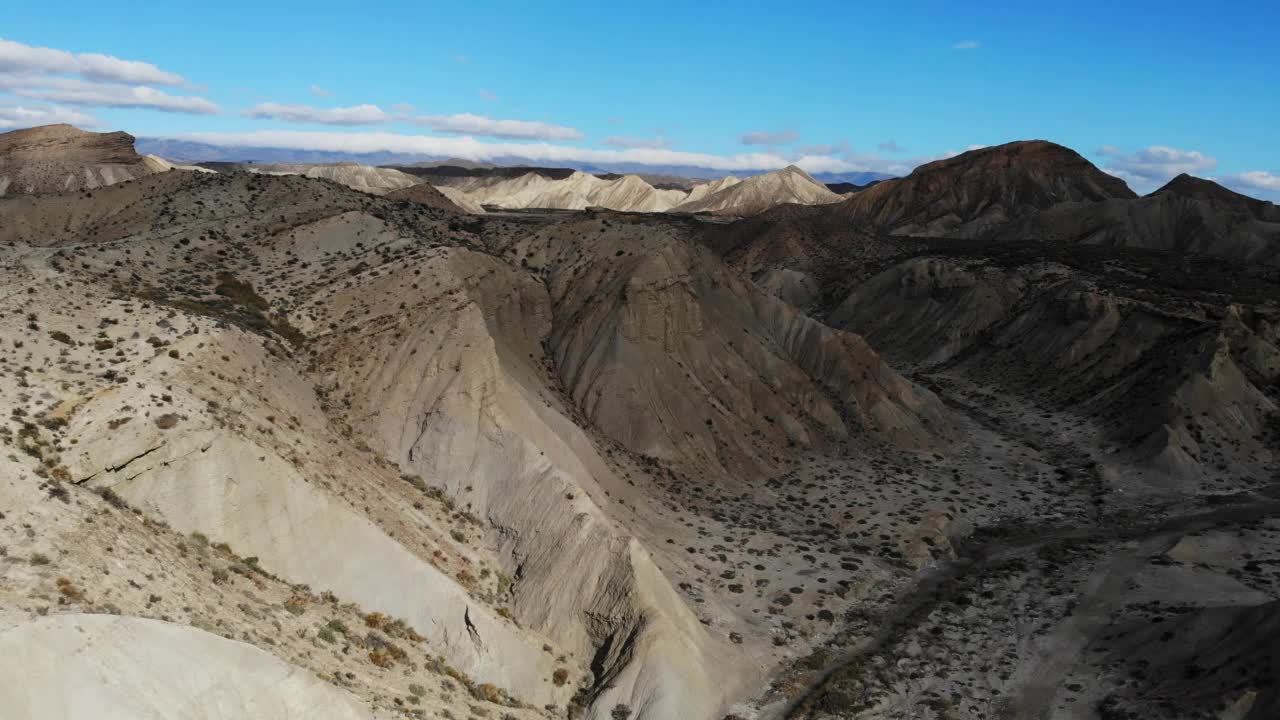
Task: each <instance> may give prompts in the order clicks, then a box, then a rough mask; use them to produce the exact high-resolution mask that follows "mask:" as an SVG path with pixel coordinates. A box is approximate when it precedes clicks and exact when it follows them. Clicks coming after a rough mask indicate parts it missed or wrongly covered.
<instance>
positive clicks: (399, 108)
mask: <svg viewBox="0 0 1280 720" xmlns="http://www.w3.org/2000/svg"><path fill="white" fill-rule="evenodd" d="M391 109H392V110H395V111H396V112H398V113H400V114H401V115H408V114H409V113H411V112H414V111H415V110H417V108H415V107H414V106H412V105H410V104H409V103H403V102H402V103H394V104H393V105H392V106H391Z"/></svg>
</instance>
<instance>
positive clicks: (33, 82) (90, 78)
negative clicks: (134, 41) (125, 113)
mask: <svg viewBox="0 0 1280 720" xmlns="http://www.w3.org/2000/svg"><path fill="white" fill-rule="evenodd" d="M188 84H189V83H187V81H186V79H185V78H183V77H182V76H181V75H179V74H177V73H173V72H169V71H167V70H161V69H160V68H159V67H156V66H155V65H153V64H151V63H147V62H140V61H137V60H123V59H121V58H118V57H115V56H112V55H102V54H99V53H79V54H76V53H71V52H68V51H66V50H56V49H54V48H46V47H36V46H32V45H26V44H23V43H20V42H15V41H13V40H5V39H3V38H0V92H6V93H10V94H12V95H17V96H19V97H24V98H29V99H34V100H44V101H48V102H57V103H66V104H68V105H82V106H87V107H107V108H144V109H148V110H160V111H163V112H174V113H190V114H195V115H213V114H216V113H218V112H220V109H219V107H218V106H217V105H216V104H215V103H213V102H212V101H210V100H208V99H206V98H203V97H199V96H195V95H175V94H173V93H171V92H167V91H164V90H157V89H156V88H154V87H151V86H152V85H159V86H179V85H188Z"/></svg>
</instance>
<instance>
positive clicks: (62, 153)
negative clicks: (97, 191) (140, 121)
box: [0, 125, 169, 195]
mask: <svg viewBox="0 0 1280 720" xmlns="http://www.w3.org/2000/svg"><path fill="white" fill-rule="evenodd" d="M168 169H169V166H167V164H165V163H163V162H158V161H157V160H154V159H151V158H147V157H143V156H141V155H139V154H138V153H137V152H135V151H134V149H133V136H132V135H130V134H128V133H123V132H112V133H94V132H86V131H84V130H79V129H76V128H74V127H72V126H70V125H45V126H42V127H35V128H29V129H26V130H12V131H10V132H7V133H0V195H5V194H10V195H12V194H32V193H55V192H73V191H78V190H92V189H94V188H99V187H102V186H104V185H112V184H115V183H120V182H125V181H127V180H134V179H137V178H140V177H143V176H145V175H151V174H154V173H157V172H164V171H166V170H168Z"/></svg>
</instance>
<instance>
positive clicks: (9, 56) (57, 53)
mask: <svg viewBox="0 0 1280 720" xmlns="http://www.w3.org/2000/svg"><path fill="white" fill-rule="evenodd" d="M0 70H9V71H15V70H16V71H22V72H37V73H45V74H63V75H80V76H81V77H84V78H86V79H88V80H99V81H107V82H118V83H125V84H130V85H144V84H145V85H182V84H183V83H185V82H186V81H185V80H183V78H182V76H181V75H178V74H177V73H171V72H167V71H165V70H161V69H160V68H158V67H156V66H155V65H152V64H151V63H146V62H139V61H137V60H121V59H120V58H118V57H113V56H111V55H101V54H98V53H80V54H74V53H69V52H67V51H66V50H55V49H53V48H45V47H35V46H32V45H25V44H23V43H20V42H15V41H13V40H4V39H0Z"/></svg>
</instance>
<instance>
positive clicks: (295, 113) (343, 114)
mask: <svg viewBox="0 0 1280 720" xmlns="http://www.w3.org/2000/svg"><path fill="white" fill-rule="evenodd" d="M242 114H243V115H244V116H245V117H250V118H258V119H266V120H283V121H285V122H298V123H320V124H322V125H378V124H380V123H385V122H390V121H391V120H392V116H391V115H388V114H387V113H386V112H384V111H383V110H382V108H380V107H378V106H377V105H354V106H352V107H338V108H318V107H312V106H310V105H286V104H284V103H277V102H264V103H259V104H257V105H254V106H253V107H251V108H249V109H248V110H245V111H244V112H243V113H242Z"/></svg>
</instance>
